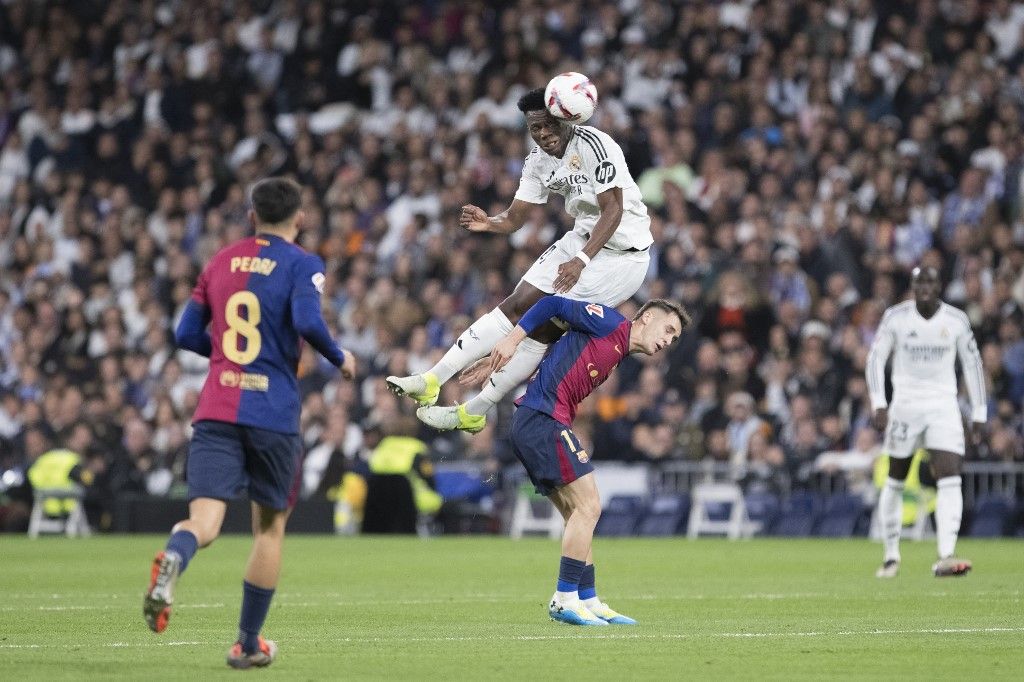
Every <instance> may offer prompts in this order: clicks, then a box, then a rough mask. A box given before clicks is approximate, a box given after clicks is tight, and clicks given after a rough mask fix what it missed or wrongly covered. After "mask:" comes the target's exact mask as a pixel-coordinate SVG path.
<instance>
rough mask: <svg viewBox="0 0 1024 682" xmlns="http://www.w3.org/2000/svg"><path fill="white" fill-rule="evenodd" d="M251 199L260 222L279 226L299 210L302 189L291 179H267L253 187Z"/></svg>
mask: <svg viewBox="0 0 1024 682" xmlns="http://www.w3.org/2000/svg"><path fill="white" fill-rule="evenodd" d="M249 197H250V199H251V201H252V209H253V210H254V211H256V217H257V218H259V221H260V222H261V223H263V224H264V225H277V224H279V223H283V222H284V221H286V220H288V219H289V218H291V217H292V216H294V215H295V213H296V212H297V211H298V210H299V204H300V203H301V201H302V188H301V187H299V183H297V182H295V181H294V180H291V179H289V178H266V179H265V180H260V181H259V182H257V183H256V184H255V185H254V186H253V188H252V192H251V193H250V195H249Z"/></svg>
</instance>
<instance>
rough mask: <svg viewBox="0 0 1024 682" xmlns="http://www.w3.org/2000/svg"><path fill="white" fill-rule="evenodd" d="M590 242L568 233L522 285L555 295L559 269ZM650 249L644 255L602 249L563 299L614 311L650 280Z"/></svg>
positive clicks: (532, 267) (534, 268)
mask: <svg viewBox="0 0 1024 682" xmlns="http://www.w3.org/2000/svg"><path fill="white" fill-rule="evenodd" d="M586 243H587V241H586V240H585V239H584V238H583V235H581V234H577V233H576V232H566V233H565V234H564V235H563V236H562V238H561V239H559V240H558V241H557V242H555V243H554V244H552V245H551V246H549V247H548V249H547V250H546V251H545V252H544V253H542V254H541V255H540V257H539V258H538V259H537V260H536V261H534V263H533V265H532V266H530V269H529V270H527V271H526V274H525V275H523V279H522V281H524V282H526V283H528V284H532V285H533V286H535V287H537V288H538V289H540V290H541V291H544V292H547V293H554V290H555V289H554V283H555V280H556V279H558V266H559V265H561V264H562V263H565V262H566V261H569V260H570V259H572V258H573V257H574V256H575V255H576V254H577V253H579V252H580V251H581V250H582V249H583V246H584V245H585V244H586ZM650 260H651V256H650V249H646V250H644V251H613V250H612V249H601V251H600V252H599V253H598V254H597V255H596V256H594V258H592V259H591V261H590V264H589V265H587V267H585V268H583V273H582V274H581V275H580V279H579V281H578V282H576V286H574V287H573V288H572V289H570V290H569V291H567V292H566V293H564V294H561V295H562V296H565V297H566V298H572V299H575V300H577V301H587V302H589V303H600V304H601V305H606V306H609V307H612V308H614V307H615V306H617V305H619V304H620V303H622V302H623V301H625V300H627V299H629V298H630V297H631V296H632V295H633V294H635V293H636V292H637V290H638V289H639V288H640V285H641V284H643V283H644V278H646V277H647V267H648V264H649V263H650Z"/></svg>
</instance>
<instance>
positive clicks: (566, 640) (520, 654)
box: [0, 536, 1024, 682]
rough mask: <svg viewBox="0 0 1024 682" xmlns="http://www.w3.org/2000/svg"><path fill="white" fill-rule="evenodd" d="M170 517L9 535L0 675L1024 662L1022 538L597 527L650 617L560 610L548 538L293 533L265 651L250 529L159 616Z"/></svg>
mask: <svg viewBox="0 0 1024 682" xmlns="http://www.w3.org/2000/svg"><path fill="white" fill-rule="evenodd" d="M162 543H163V538H162V537H153V536H149V537H146V536H141V537H140V536H134V537H129V536H126V537H94V538H90V539H87V540H67V539H63V538H43V539H40V540H37V541H30V540H27V539H24V538H12V537H4V538H0V679H3V680H16V681H18V682H21V681H22V680H29V679H47V680H50V679H76V680H80V679H104V680H106V679H131V680H142V679H151V680H162V679H188V680H207V679H219V678H220V677H224V678H227V677H229V676H238V675H245V674H250V675H259V676H261V677H263V678H266V679H271V678H273V679H290V680H291V679H294V680H314V679H388V680H399V679H404V680H434V679H436V680H497V679H518V680H534V679H536V680H547V679H586V680H679V679H737V678H739V679H763V678H772V679H793V678H801V679H824V678H843V679H849V678H859V679H873V680H877V679H967V678H973V679H976V680H991V679H1018V680H1019V679H1022V676H1024V646H1022V645H1024V608H1022V603H1021V596H1022V592H1024V581H1022V578H1024V543H1022V542H1020V541H969V540H968V541H962V542H961V544H960V548H959V549H960V550H961V553H962V554H963V555H964V556H967V557H969V558H971V559H973V560H974V562H975V570H974V572H973V573H971V574H970V575H969V576H967V577H965V578H947V579H942V580H939V579H936V578H933V577H932V576H931V574H930V573H929V567H930V564H931V561H932V558H933V553H934V543H932V542H922V543H905V545H904V562H903V572H902V575H900V577H899V578H897V579H895V580H892V581H886V582H883V581H879V580H876V579H875V578H874V569H875V567H876V566H877V564H878V562H879V559H880V549H879V546H878V545H875V544H871V543H869V542H868V541H866V540H840V541H835V540H754V541H749V542H735V543H730V542H726V541H724V540H701V541H698V542H688V541H686V540H685V539H664V540H646V539H626V540H608V539H601V538H599V539H598V541H597V544H596V547H595V551H596V557H597V579H598V588H599V592H600V594H601V595H602V596H603V597H604V598H605V599H606V600H607V601H608V602H610V603H611V604H612V606H613V607H615V608H617V609H618V610H620V611H622V612H623V613H626V614H628V615H631V616H633V617H635V618H636V619H638V620H639V621H640V624H639V625H638V626H635V627H624V626H619V627H614V626H610V627H606V628H574V627H572V626H568V625H562V624H559V623H554V622H551V621H549V620H548V618H547V612H546V603H547V600H548V598H549V597H550V595H551V592H552V591H553V589H554V582H555V571H556V570H557V563H558V554H559V552H558V545H557V544H556V543H554V542H551V541H548V540H543V539H529V540H523V541H519V542H516V541H512V540H508V539H505V538H479V537H472V538H470V537H465V538H439V539H430V540H419V539H415V538H336V537H308V536H306V537H291V538H288V540H287V545H286V549H285V567H284V573H283V576H282V580H281V585H280V587H279V589H278V592H277V595H276V597H275V601H274V605H273V607H272V608H271V612H270V616H269V618H268V621H267V625H266V627H265V630H264V633H265V634H266V635H267V636H268V637H270V638H272V639H276V640H277V641H278V643H279V645H280V647H281V653H280V656H279V658H278V660H277V661H276V662H275V663H274V665H273V666H271V667H270V668H269V669H267V670H264V671H250V672H248V673H241V672H237V671H232V670H229V669H228V668H227V667H226V666H225V665H224V654H225V652H226V650H227V648H228V647H229V646H230V644H231V642H232V641H233V638H234V635H235V633H236V624H237V618H238V604H239V600H240V596H241V573H242V570H243V566H244V563H245V559H246V555H247V551H248V546H249V541H248V539H247V538H244V537H225V538H221V539H220V540H218V541H217V542H216V543H215V544H214V545H213V546H212V547H210V548H209V549H207V550H204V551H203V552H201V553H200V554H199V555H198V557H197V558H196V560H195V561H194V562H193V563H192V565H191V566H190V568H189V570H188V572H187V573H186V574H185V575H184V577H183V578H182V580H181V581H180V582H179V583H178V591H177V594H176V601H177V604H176V606H175V610H174V614H173V616H172V618H171V622H170V626H169V627H168V629H167V631H166V632H165V633H163V634H162V635H155V634H153V633H151V632H150V631H149V630H148V629H147V628H146V626H145V624H144V622H143V619H142V615H141V601H142V599H141V598H142V591H143V589H144V587H145V583H146V580H147V577H148V571H149V562H150V559H151V557H152V554H153V552H154V551H155V550H156V549H157V548H158V547H160V546H162Z"/></svg>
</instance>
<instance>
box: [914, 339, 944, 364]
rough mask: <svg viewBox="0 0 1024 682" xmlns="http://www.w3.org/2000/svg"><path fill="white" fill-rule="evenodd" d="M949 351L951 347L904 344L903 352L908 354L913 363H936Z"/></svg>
mask: <svg viewBox="0 0 1024 682" xmlns="http://www.w3.org/2000/svg"><path fill="white" fill-rule="evenodd" d="M949 350H950V348H949V346H924V345H912V344H909V343H904V344H903V351H904V352H905V353H907V355H908V356H909V360H910V361H911V362H935V361H936V360H941V359H942V357H943V356H944V355H945V354H946V353H947V352H949Z"/></svg>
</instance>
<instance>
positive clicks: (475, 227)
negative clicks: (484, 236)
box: [459, 204, 490, 232]
mask: <svg viewBox="0 0 1024 682" xmlns="http://www.w3.org/2000/svg"><path fill="white" fill-rule="evenodd" d="M459 226H460V227H464V228H466V229H467V230H469V231H470V232H487V231H488V229H489V228H490V226H489V225H488V223H487V213H486V212H485V211H484V210H483V209H482V208H480V207H479V206H474V205H473V204H466V205H465V206H463V207H462V214H461V215H460V216H459Z"/></svg>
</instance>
